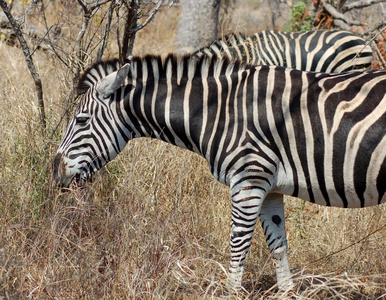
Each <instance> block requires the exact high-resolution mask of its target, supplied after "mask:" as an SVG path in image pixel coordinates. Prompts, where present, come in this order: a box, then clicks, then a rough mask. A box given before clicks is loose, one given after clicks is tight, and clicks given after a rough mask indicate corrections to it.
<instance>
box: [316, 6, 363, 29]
mask: <svg viewBox="0 0 386 300" xmlns="http://www.w3.org/2000/svg"><path fill="white" fill-rule="evenodd" d="M320 2H321V3H322V6H323V8H324V9H325V10H326V11H327V12H328V13H329V14H330V15H331V16H332V17H333V18H334V19H335V20H342V21H343V22H345V23H346V24H348V25H358V26H361V25H364V24H363V23H362V22H358V21H353V20H350V19H348V18H347V17H346V16H345V15H343V14H342V13H340V12H338V11H337V10H336V9H335V8H334V7H333V6H332V5H331V4H329V3H327V2H326V0H321V1H320Z"/></svg>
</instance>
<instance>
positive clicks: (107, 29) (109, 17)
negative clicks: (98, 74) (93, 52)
mask: <svg viewBox="0 0 386 300" xmlns="http://www.w3.org/2000/svg"><path fill="white" fill-rule="evenodd" d="M115 6H116V3H115V1H112V2H111V4H110V8H109V12H108V14H107V20H106V25H105V30H104V32H103V36H102V42H101V45H100V47H99V51H98V56H97V61H100V60H101V59H102V56H103V52H104V50H105V48H106V40H107V36H108V35H109V33H110V25H111V21H112V19H113V12H114V8H115Z"/></svg>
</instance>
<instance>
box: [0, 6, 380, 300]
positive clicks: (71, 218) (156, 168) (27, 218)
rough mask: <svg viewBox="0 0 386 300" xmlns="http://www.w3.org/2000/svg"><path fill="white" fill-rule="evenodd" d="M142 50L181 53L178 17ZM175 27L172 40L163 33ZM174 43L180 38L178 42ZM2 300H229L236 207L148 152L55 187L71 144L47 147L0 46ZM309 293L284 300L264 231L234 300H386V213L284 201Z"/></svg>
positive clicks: (297, 270) (186, 156)
mask: <svg viewBox="0 0 386 300" xmlns="http://www.w3.org/2000/svg"><path fill="white" fill-rule="evenodd" d="M169 14H170V15H168V13H164V14H160V15H159V16H158V17H157V18H156V20H155V22H154V23H152V24H151V25H150V26H149V27H147V28H146V29H145V30H143V31H141V32H140V33H139V35H138V37H137V46H136V52H137V53H140V52H142V51H148V52H156V53H165V52H168V51H170V49H172V41H173V34H174V33H173V32H174V31H173V30H171V33H170V35H169V33H168V34H165V33H164V32H166V31H165V28H173V24H175V23H173V22H172V19H171V15H172V14H173V12H169ZM163 26H164V27H163ZM169 32H170V31H169ZM34 59H35V62H36V63H37V65H38V69H39V72H40V74H41V76H42V81H43V84H44V88H45V101H46V108H47V115H48V129H49V130H52V129H53V128H54V127H55V126H56V125H57V123H58V120H59V118H60V117H61V112H62V103H61V101H60V99H61V98H62V97H63V95H64V94H65V93H66V86H65V85H64V83H63V77H64V74H65V72H66V70H65V69H64V68H63V67H62V66H61V65H59V64H58V63H56V62H55V60H53V59H52V57H51V56H50V55H49V54H45V53H39V52H37V53H36V54H35V56H34ZM0 70H1V74H2V75H1V76H0V102H1V110H0V140H1V143H0V164H1V166H0V216H1V217H0V298H2V299H25V298H27V299H28V298H32V299H212V298H223V297H227V295H228V292H227V290H226V288H225V282H226V270H227V266H228V261H229V246H228V244H229V224H230V199H229V194H228V189H227V188H226V187H224V186H223V185H221V184H219V183H217V182H216V181H215V180H214V179H213V178H212V176H211V174H210V172H209V171H208V169H207V166H206V162H205V161H204V160H203V159H202V158H200V157H199V156H197V155H195V154H192V153H189V152H187V151H184V150H181V149H179V148H176V147H173V146H170V145H167V144H165V143H162V142H159V141H156V140H150V139H139V140H135V141H132V142H130V143H129V145H128V146H127V148H126V149H125V150H124V152H123V153H122V154H121V155H120V156H119V157H118V158H117V159H115V160H114V161H113V162H111V163H110V164H109V165H108V167H107V168H105V169H103V170H102V171H101V172H100V173H98V174H97V175H96V176H95V178H94V180H93V181H92V182H90V183H89V184H88V185H87V186H86V187H85V188H84V189H83V190H80V191H73V192H71V193H62V192H60V191H59V190H58V189H56V188H55V187H54V184H53V182H52V179H51V163H52V159H53V156H54V152H55V150H56V147H57V146H58V144H59V142H60V138H61V131H60V130H59V131H58V132H57V133H56V134H55V135H53V137H52V138H51V139H50V138H49V137H42V136H41V134H40V128H39V122H38V112H37V106H36V100H35V99H36V97H35V95H34V91H33V87H32V84H31V78H30V76H29V73H28V71H27V69H26V66H25V62H24V59H23V57H22V55H21V53H20V50H19V49H16V48H11V47H9V46H6V45H5V44H3V43H0ZM286 216H287V232H288V237H289V260H290V263H291V266H292V270H293V272H294V276H295V282H296V284H297V286H296V289H295V290H294V291H291V292H290V291H286V292H281V293H280V292H278V291H277V289H276V286H275V284H276V281H275V275H274V270H273V267H272V262H271V260H270V257H269V252H268V249H267V246H266V244H265V241H264V237H263V234H262V232H261V229H260V228H257V230H256V234H255V237H254V239H253V245H252V249H251V253H250V254H249V256H248V259H247V262H246V272H245V275H244V284H245V291H244V292H243V293H241V294H239V295H228V296H229V298H232V299H285V298H291V299H293V298H295V299H297V298H298V299H381V298H382V297H386V250H385V249H386V238H385V232H386V230H385V227H384V226H385V216H386V207H385V206H384V205H383V206H380V207H373V208H367V209H352V210H343V209H334V208H325V207H319V206H316V205H312V204H309V203H306V202H304V201H302V200H299V199H291V198H289V197H288V198H287V199H286Z"/></svg>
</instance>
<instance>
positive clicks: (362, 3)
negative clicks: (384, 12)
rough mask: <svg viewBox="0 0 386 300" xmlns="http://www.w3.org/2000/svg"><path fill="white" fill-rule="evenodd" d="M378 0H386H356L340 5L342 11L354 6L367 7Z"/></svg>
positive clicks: (383, 0)
mask: <svg viewBox="0 0 386 300" xmlns="http://www.w3.org/2000/svg"><path fill="white" fill-rule="evenodd" d="M380 2H386V0H363V1H357V2H353V3H350V4H346V5H344V6H343V7H342V9H341V11H342V12H347V11H349V10H352V9H355V8H363V7H368V6H371V5H373V4H376V3H380Z"/></svg>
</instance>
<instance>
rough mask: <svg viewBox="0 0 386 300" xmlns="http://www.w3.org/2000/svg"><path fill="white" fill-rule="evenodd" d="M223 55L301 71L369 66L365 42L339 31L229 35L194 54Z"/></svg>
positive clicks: (359, 68)
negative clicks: (246, 35)
mask: <svg viewBox="0 0 386 300" xmlns="http://www.w3.org/2000/svg"><path fill="white" fill-rule="evenodd" d="M204 54H205V55H209V56H212V55H220V56H221V55H224V56H226V57H228V58H230V59H239V60H242V61H243V62H245V63H250V64H254V65H275V66H283V67H288V68H294V69H298V70H303V71H315V72H327V73H331V72H334V73H340V72H345V71H352V70H364V69H365V68H368V67H370V66H371V62H372V59H373V53H372V50H371V47H370V46H369V45H367V44H366V41H365V40H364V39H362V38H360V37H358V36H356V35H354V34H353V33H351V32H348V31H342V30H332V31H326V30H314V31H304V32H277V31H269V30H267V31H262V32H258V33H255V34H254V35H252V36H250V37H248V38H245V37H244V36H243V35H241V34H232V35H229V36H226V37H225V38H224V39H219V40H217V41H215V42H213V43H212V44H211V45H209V46H207V47H204V48H202V49H200V50H198V51H196V52H195V53H194V55H195V56H197V57H200V56H202V55H204Z"/></svg>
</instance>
